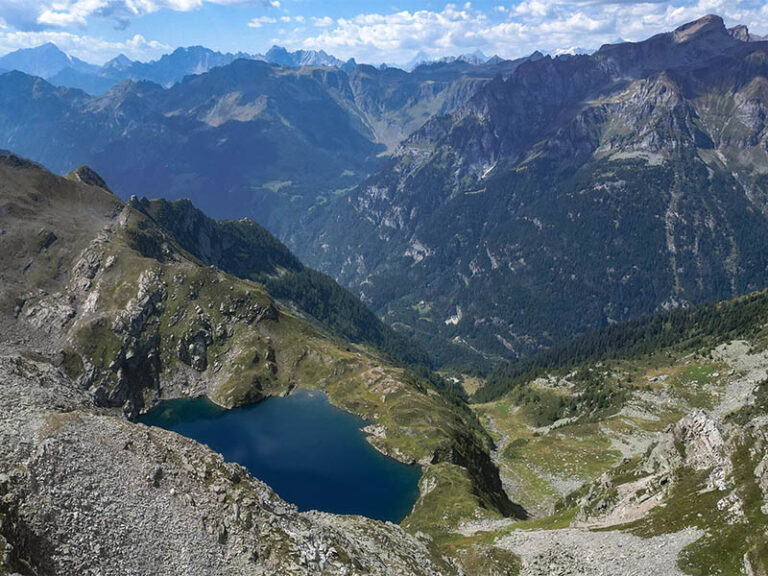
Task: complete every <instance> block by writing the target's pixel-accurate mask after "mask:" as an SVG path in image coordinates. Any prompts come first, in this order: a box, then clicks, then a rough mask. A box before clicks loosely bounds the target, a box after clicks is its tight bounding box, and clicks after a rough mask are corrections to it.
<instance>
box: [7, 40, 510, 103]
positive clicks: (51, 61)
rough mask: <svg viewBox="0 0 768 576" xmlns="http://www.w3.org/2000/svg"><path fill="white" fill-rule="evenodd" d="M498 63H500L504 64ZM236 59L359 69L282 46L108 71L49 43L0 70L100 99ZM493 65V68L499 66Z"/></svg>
mask: <svg viewBox="0 0 768 576" xmlns="http://www.w3.org/2000/svg"><path fill="white" fill-rule="evenodd" d="M496 58H497V62H499V61H502V60H501V59H498V57H496ZM237 59H245V60H259V61H263V62H268V63H270V64H275V65H277V66H285V67H289V68H299V67H302V66H328V67H333V68H339V69H341V70H344V71H346V72H349V71H351V70H353V69H354V68H355V67H356V66H357V62H355V60H354V59H350V60H347V61H343V60H340V59H338V58H336V57H335V56H331V55H330V54H327V53H326V52H324V51H323V50H296V51H295V52H290V51H288V50H287V49H285V48H283V47H281V46H272V48H270V49H269V50H268V51H267V53H266V54H247V53H245V52H238V53H235V54H232V53H228V52H227V53H223V52H217V51H214V50H211V49H209V48H205V47H204V46H190V47H186V48H177V49H176V50H174V51H173V52H171V53H170V54H165V55H163V56H162V57H160V58H159V59H158V60H154V61H151V62H138V61H133V60H131V59H130V58H128V57H127V56H125V55H124V54H120V55H119V56H117V57H115V58H113V59H112V60H110V61H108V62H106V63H105V64H104V65H103V66H96V65H94V64H89V63H87V62H84V61H83V60H79V59H77V58H74V57H72V56H70V55H68V54H66V53H65V52H63V51H62V50H60V49H59V48H58V47H57V46H56V45H55V44H53V43H51V42H49V43H46V44H42V45H41V46H37V47H35V48H24V49H21V50H16V51H15V52H11V53H9V54H6V55H5V56H2V57H0V71H6V72H7V71H13V70H16V71H19V72H24V73H25V74H29V75H31V76H39V77H40V78H44V79H45V80H48V81H49V82H51V84H53V85H55V86H64V87H67V88H79V89H81V90H84V91H85V92H88V93H89V94H94V95H99V94H103V93H104V92H106V91H108V90H109V89H110V88H112V87H113V86H114V85H116V84H118V83H120V82H123V81H125V80H132V81H142V80H148V81H150V82H155V83H157V84H160V85H161V86H163V87H166V88H168V87H170V86H172V85H173V84H176V83H177V82H180V81H181V80H182V79H183V78H184V77H185V76H189V75H195V74H203V73H205V72H208V71H210V70H211V69H213V68H215V67H218V66H226V65H227V64H231V63H232V62H234V61H235V60H237ZM488 60H489V58H488V57H486V56H485V55H484V54H483V53H482V52H479V51H478V52H475V53H473V54H466V55H463V56H459V57H449V58H442V59H437V60H436V59H430V58H429V57H427V56H425V55H424V56H423V57H419V56H417V58H415V59H414V60H413V61H412V62H411V63H410V64H408V65H407V66H406V67H405V69H406V70H412V69H413V68H415V67H416V66H418V65H420V64H427V63H433V62H454V61H460V62H464V63H469V64H474V65H482V64H485V63H486V62H488ZM497 62H494V63H497Z"/></svg>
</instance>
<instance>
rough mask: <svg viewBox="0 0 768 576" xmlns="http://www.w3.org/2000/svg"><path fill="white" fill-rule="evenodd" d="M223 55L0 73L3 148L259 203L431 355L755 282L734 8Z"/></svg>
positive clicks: (760, 174) (284, 231) (765, 128)
mask: <svg viewBox="0 0 768 576" xmlns="http://www.w3.org/2000/svg"><path fill="white" fill-rule="evenodd" d="M48 52H49V53H50V54H51V55H52V56H51V59H50V61H51V62H53V61H54V60H55V58H54V56H56V52H55V51H53V50H51V49H50V48H49V49H48ZM214 54H215V53H211V52H210V51H206V50H205V49H203V48H191V49H186V50H184V49H180V50H177V51H175V52H174V53H172V54H170V55H167V56H166V57H164V58H161V59H160V60H158V61H156V62H154V63H148V64H140V63H135V62H131V61H130V60H128V59H126V58H118V59H115V60H113V61H111V62H109V63H107V64H106V65H105V66H104V67H102V69H108V70H111V71H113V72H110V73H113V74H115V75H116V76H119V75H121V74H122V75H126V74H129V71H131V70H132V71H134V72H133V73H135V74H136V75H137V77H139V76H141V77H147V76H150V74H153V75H154V76H151V78H153V81H149V80H128V81H124V82H122V83H120V84H118V85H116V86H114V87H112V88H111V89H110V90H109V91H107V92H106V93H104V94H102V95H96V96H90V95H88V94H86V93H84V92H82V91H81V90H75V89H71V88H66V87H61V86H56V85H54V84H52V83H50V82H48V81H46V80H43V79H41V78H39V77H34V76H30V75H28V74H24V73H21V72H10V73H7V74H4V75H2V76H0V148H7V149H10V150H14V151H15V152H17V153H19V154H23V155H25V156H27V157H30V158H33V159H35V160H37V161H39V162H41V163H43V164H45V165H46V166H48V167H49V168H51V169H53V170H54V171H57V172H61V173H64V172H67V171H69V170H71V169H73V168H74V167H76V166H78V165H80V164H83V163H87V164H89V165H91V166H93V167H94V168H95V169H96V170H98V172H99V173H101V174H103V175H104V177H105V178H106V179H107V181H109V182H110V185H111V186H112V187H113V189H114V190H115V192H116V193H118V194H119V195H121V196H123V197H124V198H127V197H129V196H130V195H131V194H137V195H147V196H162V197H165V198H167V199H169V200H177V199H179V198H190V199H191V200H193V202H194V203H195V204H196V205H197V206H199V207H200V208H202V209H203V210H204V211H205V212H206V213H207V214H208V215H209V216H212V217H214V218H240V217H243V216H249V217H252V218H254V219H255V220H257V221H258V222H259V223H260V224H262V225H264V226H265V227H266V228H268V229H269V230H270V231H271V232H273V233H275V234H276V235H277V236H278V237H280V238H281V240H283V241H284V242H286V244H287V245H288V246H289V247H290V248H291V249H292V250H293V251H294V252H295V253H297V255H298V256H299V257H300V258H302V260H303V261H305V262H307V263H308V264H309V265H311V266H312V267H313V268H315V269H319V270H321V271H322V272H324V273H326V274H328V275H329V276H331V277H333V278H334V279H336V280H338V281H340V282H341V283H342V284H343V285H345V286H346V287H347V288H349V289H350V290H352V291H353V292H354V293H355V294H356V295H357V296H359V297H360V298H361V299H362V300H363V301H364V302H365V303H366V304H368V305H369V306H370V307H371V308H372V309H373V311H374V312H375V313H376V314H377V315H378V316H379V317H380V318H384V319H385V320H386V321H387V323H388V324H390V325H391V326H393V327H395V328H396V329H397V330H399V331H403V332H405V333H407V334H408V335H412V336H416V337H417V338H419V339H420V340H421V341H422V343H424V344H426V348H427V349H428V351H429V352H430V353H431V354H432V355H433V356H435V357H436V358H437V359H438V361H439V362H440V363H443V364H445V363H448V364H451V363H452V364H458V363H464V362H468V363H472V364H476V363H478V362H479V363H485V362H488V361H491V362H494V361H497V360H499V359H501V358H514V357H517V356H526V355H529V354H531V353H533V352H536V351H538V350H540V349H542V348H546V347H549V346H552V345H555V344H556V343H558V342H560V341H562V340H563V339H564V338H567V337H570V336H572V335H573V334H575V333H579V332H586V331H589V330H593V329H595V328H599V327H601V326H605V325H608V324H613V323H616V322H621V321H623V320H627V319H630V318H634V317H637V316H642V315H645V314H650V313H653V312H655V311H659V310H665V309H670V308H676V307H684V306H689V305H692V304H696V303H699V302H704V301H710V300H720V299H724V298H728V297H730V296H733V295H735V294H742V293H745V292H748V291H751V290H756V289H760V288H762V287H764V286H765V285H766V284H768V179H767V177H766V174H768V153H766V150H767V149H768V42H765V41H763V40H761V39H759V38H757V37H755V36H754V35H752V34H751V33H750V32H749V30H748V29H747V28H746V27H744V26H737V27H735V28H731V29H727V28H726V27H725V25H724V23H723V21H722V20H721V19H720V18H718V17H716V16H708V17H705V18H702V19H700V20H697V21H695V22H692V23H690V24H687V25H685V26H681V27H680V28H678V29H676V30H674V31H672V32H669V33H666V34H660V35H657V36H654V37H652V38H650V39H648V40H645V41H643V42H636V43H631V42H621V43H616V44H608V45H605V46H603V47H602V48H601V49H600V50H598V51H596V52H595V53H593V54H590V55H579V54H574V55H563V56H559V57H556V58H552V57H550V56H544V55H543V54H541V53H539V52H535V53H533V54H531V55H530V56H528V57H526V58H523V59H520V60H514V61H504V60H499V59H497V58H490V59H488V60H486V61H485V62H484V63H478V62H480V61H481V60H482V59H483V58H484V56H483V55H479V54H476V55H474V56H473V57H472V58H470V57H463V58H455V59H447V60H443V61H437V62H427V63H421V64H419V65H417V66H415V68H414V69H413V70H412V71H411V72H406V71H404V70H401V69H397V68H387V67H374V66H367V65H359V64H357V63H355V62H345V63H341V62H340V61H338V60H333V59H332V57H331V56H328V55H327V54H324V53H321V52H316V53H313V52H298V53H288V52H287V51H285V50H282V49H278V48H275V49H273V50H270V55H269V57H270V58H272V59H274V60H277V61H279V62H281V63H282V65H277V64H271V63H269V62H266V61H259V60H255V59H244V58H238V57H237V55H220V54H219V55H217V56H216V55H214ZM22 56H24V55H22ZM27 56H28V55H26V56H24V57H23V58H22V57H21V56H18V60H19V61H21V62H25V61H27V62H28V59H27ZM56 58H58V60H57V61H58V62H59V64H58V65H59V66H61V65H63V66H64V68H63V69H59V70H58V71H56V67H55V66H50V67H48V68H45V70H46V71H47V72H48V73H51V72H55V76H59V77H61V75H62V74H63V73H64V71H71V70H74V69H75V68H76V67H77V66H81V67H82V65H81V64H78V63H77V62H74V61H72V60H69V59H66V56H65V58H64V59H62V58H61V57H60V56H56ZM265 58H266V56H265ZM228 59H231V61H230V62H227V60H228ZM310 62H311V63H316V64H322V66H314V65H309V64H307V63H310ZM290 63H294V64H296V67H294V66H291V65H290ZM302 64H303V65H302ZM4 66H6V63H4V62H2V61H0V68H2V67H4ZM182 69H184V70H186V71H187V72H186V73H187V74H188V75H187V76H186V77H183V78H180V79H179V80H178V81H177V82H175V83H173V78H178V77H179V75H180V74H181V73H180V70H182ZM205 69H208V72H203V73H199V72H202V71H204V70H205ZM38 70H43V68H42V67H39V68H38ZM82 73H83V74H86V75H87V74H90V73H89V72H88V69H87V68H83V72H82ZM173 74H176V76H173ZM189 74H194V75H189Z"/></svg>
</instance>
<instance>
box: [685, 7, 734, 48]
mask: <svg viewBox="0 0 768 576" xmlns="http://www.w3.org/2000/svg"><path fill="white" fill-rule="evenodd" d="M712 33H715V34H720V33H722V34H723V35H727V34H728V32H727V30H726V29H725V22H723V19H722V18H721V17H720V16H717V15H716V14H707V15H706V16H702V17H701V18H699V19H698V20H694V21H693V22H688V23H687V24H683V25H682V26H680V27H678V28H676V29H675V31H674V32H672V37H673V38H674V40H675V42H677V43H678V44H682V43H683V42H689V41H691V40H693V39H694V38H700V37H702V36H705V35H708V34H712Z"/></svg>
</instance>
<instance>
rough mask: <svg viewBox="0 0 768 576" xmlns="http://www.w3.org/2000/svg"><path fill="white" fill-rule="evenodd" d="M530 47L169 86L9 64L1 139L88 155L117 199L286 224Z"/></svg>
mask: <svg viewBox="0 0 768 576" xmlns="http://www.w3.org/2000/svg"><path fill="white" fill-rule="evenodd" d="M174 54H175V53H174ZM538 57H540V55H538V54H534V55H532V56H531V59H536V58H538ZM526 60H528V59H527V58H524V59H520V60H516V61H494V62H493V63H489V64H483V65H471V64H468V63H466V62H463V61H455V62H444V63H434V64H425V65H423V66H420V67H418V68H417V69H416V70H414V71H413V72H411V73H408V72H404V71H402V70H398V69H383V70H379V69H377V68H374V67H372V66H364V65H361V66H355V67H353V68H351V69H349V71H348V72H346V71H344V70H341V69H338V68H332V67H308V66H304V67H300V68H288V67H281V66H276V65H273V64H269V63H267V62H263V61H256V60H247V59H236V60H234V61H232V62H231V63H229V64H228V65H225V66H220V67H216V68H213V69H211V70H210V71H209V72H207V73H205V74H199V75H196V76H189V77H187V78H185V79H184V80H183V81H181V82H179V83H177V84H175V85H173V86H171V87H169V88H167V89H166V88H163V87H162V86H160V85H158V84H154V83H152V82H149V81H135V82H134V81H127V82H124V83H121V84H118V85H117V86H115V87H113V88H112V89H111V90H109V91H108V92H106V93H105V94H103V95H100V96H90V95H88V94H86V93H84V92H81V91H80V90H76V89H70V88H64V87H57V86H54V85H53V84H51V83H49V82H47V81H45V80H42V79H40V78H36V77H32V76H28V75H26V74H23V73H21V72H9V73H7V74H4V75H2V76H0V132H1V133H2V136H0V146H1V147H4V148H8V149H12V150H14V152H16V153H18V154H22V155H24V156H26V157H29V158H31V159H33V160H35V161H37V162H40V163H42V164H43V165H45V166H46V167H48V168H49V169H51V170H53V171H55V172H59V173H66V172H69V171H70V170H73V169H74V168H76V167H77V166H79V165H81V164H84V163H85V164H88V165H89V166H91V167H92V168H94V169H95V170H96V171H97V172H98V173H100V174H102V175H103V176H104V177H105V178H106V179H107V181H108V182H109V183H110V186H112V189H113V190H114V191H115V192H116V193H117V194H119V195H120V196H121V197H123V198H124V199H127V198H128V197H129V196H130V195H132V194H136V195H138V196H150V197H164V198H167V199H169V200H177V199H179V198H189V199H191V200H192V201H193V202H194V203H195V205H196V206H198V207H200V208H201V209H202V210H203V211H205V212H206V214H208V215H209V216H212V217H214V218H235V219H236V218H241V217H246V216H247V217H252V218H254V219H256V220H257V221H258V222H259V223H260V224H262V225H264V226H266V227H267V228H269V230H270V231H272V232H273V233H276V234H278V236H283V235H285V234H288V231H290V230H292V229H294V228H296V227H297V226H298V225H299V223H300V222H301V220H302V218H303V217H305V216H306V215H307V213H308V212H309V211H311V210H312V209H314V208H315V207H316V206H319V205H322V204H324V203H326V202H328V201H329V200H330V199H332V198H334V197H336V196H339V195H343V194H345V192H346V191H347V190H348V189H349V188H351V187H353V186H354V185H356V184H358V183H359V182H360V181H362V180H363V179H364V178H365V177H366V176H367V175H368V174H369V173H370V172H372V171H373V170H375V169H376V168H377V167H378V166H380V165H381V163H382V161H383V160H382V157H381V155H382V154H385V153H386V152H387V150H388V149H394V148H395V147H396V145H397V144H398V143H399V142H400V140H401V139H403V138H405V137H406V136H408V135H409V134H410V133H411V132H412V131H414V130H416V129H417V128H419V127H420V126H421V125H422V124H423V123H424V122H426V121H427V120H428V119H429V118H430V117H431V116H432V115H433V114H436V113H446V112H449V111H451V110H453V109H454V108H455V107H456V106H458V105H459V104H461V103H462V102H464V101H465V100H467V99H468V98H469V97H470V96H471V95H472V94H473V93H474V90H475V89H476V88H477V87H478V86H479V85H482V84H484V83H486V82H488V81H490V80H491V79H492V78H493V77H494V76H495V75H497V74H507V73H510V72H511V71H513V70H514V69H515V68H516V67H517V66H518V65H519V64H520V63H521V62H523V61H526ZM168 65H169V66H170V63H169V64H168Z"/></svg>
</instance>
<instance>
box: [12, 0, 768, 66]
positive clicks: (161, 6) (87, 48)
mask: <svg viewBox="0 0 768 576" xmlns="http://www.w3.org/2000/svg"><path fill="white" fill-rule="evenodd" d="M707 13H716V14H719V15H721V16H723V17H724V18H725V20H726V23H727V24H728V25H733V24H736V23H744V24H747V26H749V28H750V30H752V31H753V32H756V33H758V34H768V2H766V1H764V0H760V1H756V0H676V1H673V0H670V1H665V0H651V1H646V2H636V1H634V0H516V1H509V0H476V1H474V2H471V3H450V2H440V1H437V0H365V1H349V0H0V53H6V52H9V51H11V50H15V49H17V48H22V47H31V46H35V45H38V44H41V43H43V42H47V41H52V42H54V43H56V44H57V45H59V46H60V47H61V48H62V49H64V50H66V51H68V52H69V53H71V54H73V55H75V56H78V57H80V58H83V59H86V60H88V61H91V62H96V63H101V62H104V61H105V60H107V59H109V58H111V57H113V56H115V55H117V54H118V53H121V52H122V53H125V54H126V55H128V56H129V57H131V58H134V59H141V60H147V59H153V58H157V57H158V56H160V55H161V54H163V53H165V52H168V51H170V50H171V49H173V48H175V47H177V46H189V45H193V44H203V45H205V46H208V47H210V48H214V49H217V50H222V51H231V52H235V51H244V52H250V53H255V52H264V51H266V50H267V49H268V48H269V47H270V46H271V45H273V44H280V45H283V46H286V47H288V48H291V49H298V48H315V49H324V50H326V51H327V52H329V53H332V54H334V55H336V56H338V57H340V58H349V57H355V58H357V59H358V60H359V61H363V62H372V63H379V62H390V63H402V62H407V61H408V60H410V59H411V58H412V57H413V56H414V54H416V53H417V52H419V51H423V52H425V53H427V54H429V55H431V56H445V55H458V54H462V53H466V52H472V51H474V50H482V51H484V52H485V53H486V54H488V55H491V54H499V55H501V56H504V57H516V56H522V55H525V54H528V53H530V52H532V51H533V50H536V49H539V50H543V51H547V52H550V53H554V52H557V51H568V50H572V49H574V48H584V49H593V48H597V47H599V46H600V45H601V44H603V43H606V42H612V41H616V40H617V39H619V38H621V39H625V40H640V39H643V38H645V37H647V36H650V35H652V34H655V33H657V32H661V31H665V30H669V29H672V28H674V27H675V26H678V25H680V24H682V23H685V22H687V21H690V20H693V19H695V18H698V17H700V16H702V15H704V14H707Z"/></svg>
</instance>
